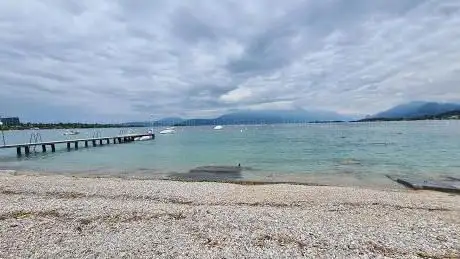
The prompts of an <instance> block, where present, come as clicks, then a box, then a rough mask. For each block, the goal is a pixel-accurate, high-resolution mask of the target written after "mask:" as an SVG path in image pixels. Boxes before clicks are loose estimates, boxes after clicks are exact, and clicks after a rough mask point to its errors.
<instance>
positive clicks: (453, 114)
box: [357, 109, 460, 122]
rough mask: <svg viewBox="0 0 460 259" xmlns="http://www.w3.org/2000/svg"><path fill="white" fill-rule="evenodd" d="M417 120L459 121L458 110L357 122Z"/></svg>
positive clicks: (459, 111) (368, 119)
mask: <svg viewBox="0 0 460 259" xmlns="http://www.w3.org/2000/svg"><path fill="white" fill-rule="evenodd" d="M417 120H460V109H459V110H454V111H449V112H443V113H439V114H435V115H423V116H419V117H411V118H402V117H399V118H365V119H362V120H358V121H357V122H372V121H417Z"/></svg>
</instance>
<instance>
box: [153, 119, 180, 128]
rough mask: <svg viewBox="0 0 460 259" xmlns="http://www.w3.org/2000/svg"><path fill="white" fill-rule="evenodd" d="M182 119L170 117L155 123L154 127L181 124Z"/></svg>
mask: <svg viewBox="0 0 460 259" xmlns="http://www.w3.org/2000/svg"><path fill="white" fill-rule="evenodd" d="M183 121H184V119H182V118H179V117H170V118H163V119H161V120H158V121H155V122H154V125H155V126H172V125H174V124H177V123H181V122H183Z"/></svg>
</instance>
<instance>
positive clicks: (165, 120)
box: [122, 117, 184, 127]
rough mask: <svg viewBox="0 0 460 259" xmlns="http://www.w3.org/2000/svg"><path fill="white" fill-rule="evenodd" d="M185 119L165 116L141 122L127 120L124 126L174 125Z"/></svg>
mask: <svg viewBox="0 0 460 259" xmlns="http://www.w3.org/2000/svg"><path fill="white" fill-rule="evenodd" d="M183 121H184V119H182V118H178V117H171V118H163V119H161V120H157V121H155V122H153V123H152V122H148V121H139V122H127V123H123V124H122V125H123V126H128V127H151V126H172V125H175V124H178V123H181V122H183Z"/></svg>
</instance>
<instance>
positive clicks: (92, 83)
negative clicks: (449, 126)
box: [0, 0, 460, 121]
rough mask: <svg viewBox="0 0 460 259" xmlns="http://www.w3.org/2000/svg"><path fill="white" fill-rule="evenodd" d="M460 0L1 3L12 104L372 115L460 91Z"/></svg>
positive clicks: (11, 110) (1, 41) (104, 116)
mask: <svg viewBox="0 0 460 259" xmlns="http://www.w3.org/2000/svg"><path fill="white" fill-rule="evenodd" d="M459 28H460V2H459V1H458V0H443V1H439V0H432V1H430V0H426V1H423V0H374V1H367V0H325V1H316V0H285V1H278V0H276V1H275V0H254V1H241V0H238V1H236V0H222V1H214V0H196V1H189V2H188V1H179V0H157V1H150V0H138V1H129V0H118V1H117V0H78V1H77V0H75V1H59V0H41V1H38V0H20V1H1V2H0V32H1V33H0V65H1V67H2V69H1V70H0V90H1V92H0V113H3V115H19V116H22V117H23V118H25V119H26V120H47V121H62V120H64V121H72V120H80V121H96V120H98V121H101V120H102V121H125V120H137V119H148V118H149V117H150V116H153V117H155V118H159V117H164V116H182V117H209V116H214V115H217V114H220V113H223V112H226V111H228V110H232V109H290V108H299V107H302V108H307V109H323V110H334V111H338V112H341V113H351V114H369V113H375V112H377V111H380V110H383V109H386V108H388V107H389V106H392V105H395V104H399V103H402V102H407V101H412V100H436V101H452V100H455V101H458V100H460V86H459V85H458V84H459V82H460V60H459V57H460V48H459V46H460V29H459Z"/></svg>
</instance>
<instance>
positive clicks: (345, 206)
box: [0, 190, 460, 212]
mask: <svg viewBox="0 0 460 259" xmlns="http://www.w3.org/2000/svg"><path fill="white" fill-rule="evenodd" d="M0 193H1V194H4V195H27V196H40V197H50V198H58V199H81V198H101V199H115V200H116V199H123V200H149V201H154V202H161V203H171V204H180V205H193V206H203V205H206V206H249V207H278V208H294V207H298V208H302V207H307V206H308V205H314V202H308V201H293V202H291V203H274V202H253V203H250V202H236V203H227V202H225V201H224V202H221V203H212V202H210V203H196V202H193V201H187V200H181V199H176V198H161V197H152V196H132V195H112V196H110V195H109V196H105V195H99V194H84V193H77V192H45V193H40V192H17V191H10V190H1V191H0ZM331 206H333V207H335V208H328V209H327V210H329V211H331V212H333V211H348V210H352V209H359V208H366V207H370V206H379V207H386V208H393V209H396V210H401V209H410V210H425V211H460V210H454V209H447V208H440V207H414V206H401V205H391V204H384V203H378V202H373V203H349V202H348V203H347V202H345V203H337V204H331ZM340 207H341V208H340ZM325 209H326V208H325Z"/></svg>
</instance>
